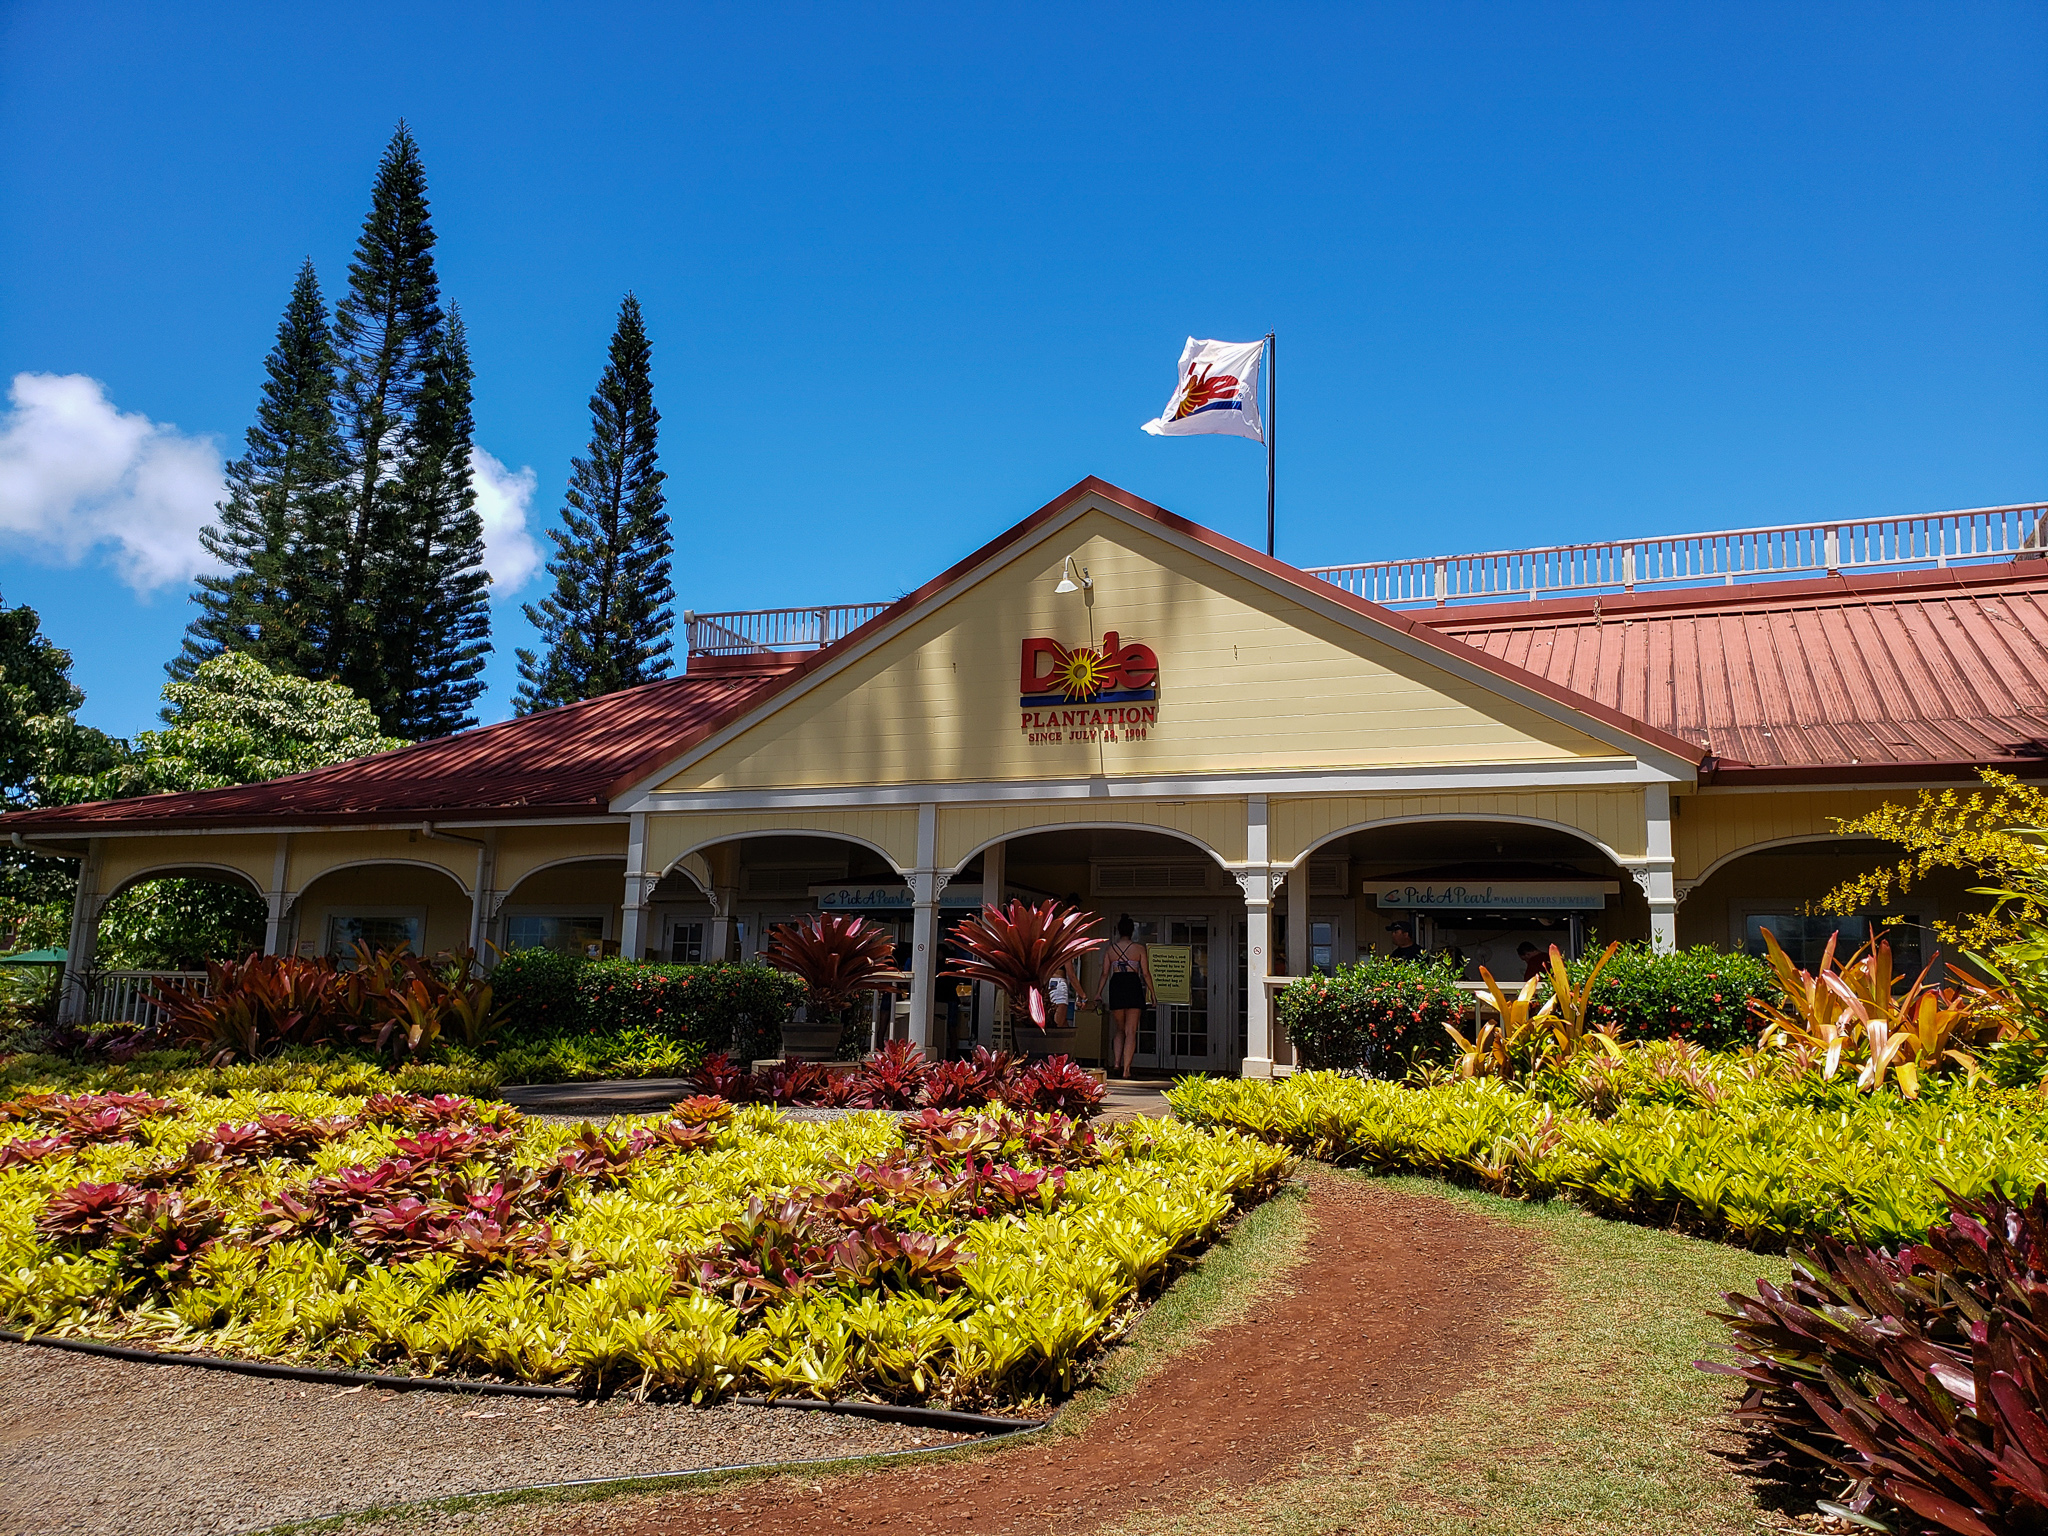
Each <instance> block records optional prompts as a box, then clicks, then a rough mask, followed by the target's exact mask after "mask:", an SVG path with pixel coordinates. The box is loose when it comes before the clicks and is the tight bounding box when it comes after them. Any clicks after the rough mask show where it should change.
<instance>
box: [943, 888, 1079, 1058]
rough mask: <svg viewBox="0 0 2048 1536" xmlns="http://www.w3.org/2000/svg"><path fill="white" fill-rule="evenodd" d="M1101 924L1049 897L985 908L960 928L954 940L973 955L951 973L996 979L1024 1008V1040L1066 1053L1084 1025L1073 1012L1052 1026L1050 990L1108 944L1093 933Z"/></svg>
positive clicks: (1039, 1049) (1034, 1049)
mask: <svg viewBox="0 0 2048 1536" xmlns="http://www.w3.org/2000/svg"><path fill="white" fill-rule="evenodd" d="M1095 923H1096V919H1095V917H1094V915H1093V914H1092V913H1088V912H1083V911H1082V910H1081V909H1080V908H1079V907H1074V906H1069V905H1068V904H1067V903H1065V902H1062V901H1044V902H1040V903H1039V904H1038V905H1037V906H1035V907H1032V906H1026V905H1025V904H1024V903H1023V902H1021V901H1013V902H1011V903H1010V904H1009V906H1008V907H996V906H984V907H983V908H982V909H981V910H980V911H979V912H976V913H974V914H973V915H972V916H970V917H965V918H962V919H961V920H960V922H959V923H958V924H957V925H956V926H955V927H954V929H953V942H954V943H955V944H957V945H958V946H959V947H960V948H961V949H963V950H965V951H966V952H967V958H966V959H965V960H962V961H961V962H959V964H957V965H956V966H955V967H954V968H953V969H952V970H950V971H947V972H946V973H945V974H946V975H948V976H952V977H958V978H960V979H962V980H965V981H988V982H993V983H995V985H996V986H998V987H1000V988H1002V990H1003V991H1004V992H1006V993H1007V994H1009V998H1010V1001H1011V1003H1012V1004H1013V1005H1015V1006H1019V1007H1021V1008H1022V1010H1023V1012H1024V1015H1025V1018H1026V1020H1027V1021H1028V1031H1027V1032H1025V1033H1020V1035H1019V1040H1020V1042H1021V1043H1023V1044H1025V1045H1026V1046H1027V1047H1029V1048H1030V1049H1031V1053H1032V1054H1033V1055H1041V1054H1047V1053H1064V1052H1066V1051H1067V1050H1068V1049H1069V1048H1070V1047H1072V1045H1073V1043H1074V1036H1075V1034H1076V1032H1077V1030H1078V1025H1077V1024H1076V1022H1075V1018H1074V1013H1073V1012H1069V1014H1068V1016H1067V1021H1066V1024H1065V1026H1064V1027H1061V1028H1053V1027H1051V1025H1052V1024H1053V1019H1052V1017H1051V1009H1050V1007H1049V1006H1048V1004H1047V1003H1046V999H1045V990H1046V986H1047V985H1048V983H1050V982H1051V981H1052V979H1053V977H1055V976H1057V975H1058V974H1059V973H1060V972H1061V971H1063V970H1065V969H1066V968H1067V967H1068V966H1070V965H1074V964H1076V963H1077V962H1078V961H1079V960H1080V958H1081V957H1082V956H1083V955H1085V954H1087V953H1088V952H1089V951H1090V950H1095V949H1100V948H1101V947H1102V944H1103V941H1102V940H1101V939H1099V938H1096V937H1094V936H1093V935H1092V933H1091V932H1090V930H1091V929H1093V928H1094V927H1095ZM1077 1001H1078V1000H1077ZM1075 1011H1078V1009H1076V1010H1075Z"/></svg>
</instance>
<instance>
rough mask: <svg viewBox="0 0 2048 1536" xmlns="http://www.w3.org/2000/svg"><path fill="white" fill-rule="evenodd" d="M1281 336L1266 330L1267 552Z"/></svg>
mask: <svg viewBox="0 0 2048 1536" xmlns="http://www.w3.org/2000/svg"><path fill="white" fill-rule="evenodd" d="M1279 371H1280V338H1279V336H1278V334H1277V333H1276V332H1273V331H1268V332H1266V553H1267V554H1268V555H1269V556H1270V555H1271V554H1272V553H1273V432H1274V426H1275V422H1276V419H1277V418H1278V416H1279V414H1280V384H1279Z"/></svg>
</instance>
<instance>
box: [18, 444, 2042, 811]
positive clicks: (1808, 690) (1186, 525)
mask: <svg viewBox="0 0 2048 1536" xmlns="http://www.w3.org/2000/svg"><path fill="white" fill-rule="evenodd" d="M1084 494H1093V495H1095V496H1097V497H1099V498H1100V499H1102V500H1105V501H1111V502H1114V503H1116V504H1117V505H1119V506H1121V507H1124V508H1125V509H1127V510H1129V511H1131V512H1133V513H1135V514H1137V515H1138V516H1140V517H1144V518H1147V519H1150V520H1152V521H1155V522H1158V523H1160V524H1162V525H1163V526H1165V527H1167V528H1169V529H1171V530H1173V531H1175V532H1177V533H1179V534H1181V535H1182V536H1184V537H1186V538H1189V539H1191V540H1193V541H1194V542H1196V543H1199V544H1202V545H1204V546H1206V547H1208V548H1210V549H1213V550H1216V551H1217V552H1219V553H1221V554H1224V555H1227V556H1229V557H1231V558H1233V559H1236V560H1238V561H1240V562H1242V563H1244V564H1246V565H1248V566H1251V567H1253V568H1255V569H1257V570H1259V571H1262V572H1264V573H1266V574H1267V575H1268V576H1271V577H1273V578H1275V579H1278V580H1281V581H1285V582H1287V583H1289V584H1292V585H1294V586H1296V587H1298V588H1300V589H1302V590H1303V592H1304V593H1305V594H1309V595H1313V596H1314V597H1316V598H1319V599H1322V600H1325V601H1329V602H1334V603H1336V604H1338V605H1339V606H1341V607H1345V608H1349V609H1352V610H1353V611H1355V612H1357V613H1359V614H1360V615H1362V616H1363V617H1366V618H1369V619H1371V620H1373V621H1375V622H1376V623H1379V624H1382V625H1385V626H1387V627H1388V628H1391V629H1394V630H1397V631H1399V632H1401V633H1403V634H1406V635H1408V636H1409V637H1410V638H1411V639H1413V640H1414V641H1416V642H1418V643H1420V644H1423V645H1426V646H1430V647H1434V648H1438V649H1441V650H1443V651H1445V652H1447V653H1449V654H1454V655H1459V656H1469V655H1471V654H1472V652H1474V651H1476V652H1477V657H1476V659H1477V660H1479V661H1480V663H1481V664H1482V665H1484V666H1485V667H1487V669H1488V670H1490V671H1492V672H1494V673H1496V674H1498V675H1499V676H1500V677H1502V678H1503V679H1504V680H1506V681H1508V682H1511V683H1515V684H1519V685H1521V686H1523V687H1526V688H1530V689H1533V690H1534V691H1536V692H1538V693H1541V694H1544V695H1546V696H1548V697H1550V698H1552V699H1555V700H1557V701H1558V702H1560V703H1562V704H1565V705H1567V706H1569V707H1570V708H1572V709H1575V710H1577V711H1579V712H1581V713H1582V714H1584V715H1586V716H1588V717H1590V718H1593V719H1597V720H1599V721H1602V722H1603V723H1605V724H1607V725H1608V726H1610V727H1613V728H1617V729H1620V730H1622V731H1624V732H1626V733H1628V734H1629V735H1631V736H1633V737H1634V738H1636V739H1637V740H1640V741H1642V742H1644V743H1645V744H1647V745H1650V746H1653V747H1658V748H1661V749H1663V750H1664V751H1667V752H1670V753H1673V754H1675V755H1677V756H1679V757H1681V758H1682V759H1684V760H1685V761H1688V762H1693V761H1698V760H1700V759H1701V758H1702V757H1703V756H1708V757H1711V758H1716V759H1718V760H1719V761H1718V763H1710V764H1708V765H1707V766H1706V768H1705V769H1704V770H1703V776H1705V774H1706V773H1715V774H1718V775H1721V776H1739V775H1741V774H1744V773H1751V774H1770V775H1775V776H1777V777H1781V778H1783V777H1791V776H1797V775H1799V774H1809V775H1812V776H1815V777H1819V778H1823V779H1836V780H1840V779H1845V778H1856V777H1887V776H1888V777H1891V778H1895V779H1896V778H1900V777H1911V776H1915V775H1917V774H1919V773H1920V772H1921V771H1922V770H1926V769H1932V768H1936V767H1940V766H1943V765H1946V766H1947V767H1949V768H1957V767H1967V766H1968V765H1972V764H1975V763H1979V762H1993V763H1996V762H2010V763H2015V764H2022V765H2025V766H2028V767H2039V766H2040V765H2041V762H2042V759H2043V757H2044V756H2048V746H2042V747H2041V748H2040V749H2039V750H2038V751H2037V750H2035V748H2034V747H2033V746H2031V745H2027V744H2029V743H2036V742H2044V743H2048V683H2044V679H2048V569H2044V566H2043V563H2041V562H2018V563H2015V564H2013V565H2010V566H1997V567H1985V568H1979V569H1977V570H1975V571H1972V572H1967V573H1964V572H1950V571H1922V572H1910V573H1905V574H1901V575H1885V576H1861V577H1853V578H1835V579H1832V580H1829V581H1825V582H1780V583H1766V584H1759V585H1756V586H1750V587H1736V588H1725V589H1724V588H1704V589H1702V588H1692V589H1684V590H1676V591H1667V592H1662V593H1658V594H1655V595H1639V596H1631V597H1608V598H1598V599H1566V600H1556V601H1551V602H1542V603H1514V604H1504V605H1497V606H1494V607H1490V608H1483V609H1482V608H1462V609H1435V610H1425V611H1421V612H1417V611H1407V612H1399V611H1395V610H1392V609H1388V608H1383V607H1381V606H1379V605H1378V604H1376V603H1370V602H1367V601H1365V600H1364V599H1363V598H1359V597H1355V596H1353V595H1352V594H1350V593H1348V592H1345V591H1343V590H1341V589H1340V588H1337V587H1334V586H1332V585H1331V584H1330V583H1328V582H1324V581H1321V580H1319V579H1317V578H1315V577H1312V576H1310V575H1308V574H1307V573H1306V572H1304V571H1301V570H1298V569H1296V568H1295V567H1293V566H1291V565H1286V564H1284V563H1282V562H1280V561H1278V560H1274V559H1271V558H1269V557H1268V556H1266V555H1264V554H1261V553H1260V552H1259V551H1257V550H1254V549H1250V548H1248V547H1247V546H1245V545H1242V544H1239V543H1237V542H1236V541H1235V540H1233V539H1228V538H1225V537H1224V536H1223V535H1221V534H1218V533H1215V532H1214V531H1212V530H1210V529H1207V528H1204V527H1202V526H1201V525H1199V524H1197V523H1191V522H1189V521H1187V520H1186V519H1185V518H1181V517H1177V516H1175V515H1174V514H1173V513H1171V512H1167V511H1165V510H1164V509H1163V508H1160V507H1155V506H1153V505H1152V504H1151V503H1150V502H1147V501H1144V500H1142V499H1140V498H1138V497H1136V496H1133V495H1131V494H1130V493H1129V492H1128V491H1122V490H1119V489H1118V488H1117V487H1115V486H1113V485H1109V484H1108V483H1106V482H1104V481H1101V480H1097V479H1094V478H1092V477H1091V478H1090V479H1088V480H1084V481H1082V482H1081V483H1080V484H1079V485H1077V486H1075V487H1074V488H1073V489H1072V490H1070V491H1067V492H1066V493H1065V494H1063V495H1061V496H1059V497H1057V498H1055V499H1054V500H1053V501H1051V502H1048V503H1047V504H1046V505H1045V506H1044V507H1042V508H1040V509H1039V510H1038V511H1037V512H1035V513H1033V514H1032V515H1031V516H1030V517H1028V518H1026V519H1024V521H1022V522H1020V523H1018V524H1017V525H1016V526H1015V527H1013V528H1011V529H1009V530H1008V531H1006V532H1005V533H1003V534H1001V535H999V536H998V537H997V538H995V539H994V540H992V541H990V542H989V543H988V544H986V545H984V546H983V547H982V548H981V549H979V550H977V551H975V553H973V554H972V555H969V556H968V557H967V558H966V559H965V560H962V561H960V562H959V563H958V564H956V565H955V566H953V567H952V568H951V569H950V570H948V571H946V572H945V573H944V574H942V575H940V576H938V577H935V578H934V579H933V580H932V581H930V582H927V583H926V584H925V585H924V586H923V587H920V588H919V589H918V590H917V591H916V592H913V593H911V594H910V595H909V596H907V597H905V598H902V599H900V600H899V601H897V602H896V603H893V604H891V605H890V606H889V607H888V608H887V609H885V610H883V611H882V612H881V613H880V614H878V615H877V616H876V617H875V618H873V619H871V620H869V621H868V622H867V623H866V624H863V625H862V626H861V627H860V628H859V629H856V630H855V631H853V633H852V634H850V635H848V636H847V637H846V638H845V639H843V640H840V641H838V642H836V643H835V644H833V645H830V646H827V647H825V648H824V649H822V650H819V651H815V652H812V653H809V654H807V655H776V656H769V657H762V658H730V659H726V660H721V661H708V662H707V661H705V660H703V659H699V660H697V661H695V662H693V664H692V668H693V670H692V671H691V673H690V675H688V676H686V677H680V678H674V679H671V680H669V681H667V682H661V683H650V684H648V685H646V686H645V687H642V688H634V689H629V690H627V691H625V692H623V693H615V694H610V695H607V696H606V697H604V698H599V699H590V700H587V701H585V702H583V703H581V704H572V705H567V706H565V707H563V708H560V709H552V710H546V711H543V712H541V713H539V714H533V715H527V716H525V717H523V718H521V719H517V720H508V721H505V722H503V723H501V724H498V725H490V726H484V727H482V728H481V729H478V730H474V731H467V732H464V733H463V734H461V735H458V736H448V737H443V738H442V739H440V740H438V741H428V742H422V743H420V744H419V745H418V746H413V747H407V748H404V749H403V750H401V751H397V752H391V753H386V754H384V755H383V756H380V757H370V758H361V759H358V760H357V761H355V762H352V763H343V764H340V765H339V766H337V767H333V768H323V769H320V770H318V771H316V772H313V773H305V774H298V775H295V776H293V777H291V778H285V779H272V780H269V781H268V782H265V783H261V784H248V785H241V786H238V787H236V788H232V789H218V790H207V791H204V792H201V793H197V794H186V795H156V796H151V797H148V798H146V799H140V800H117V801H105V802H100V803H97V804H93V805H79V806H56V807H51V808H49V809H46V810H36V811H17V812H14V813H12V814H10V815H7V816H0V832H20V833H23V834H28V835H34V836H39V837H67V836H69V837H78V836H84V835H87V834H89V833H93V832H101V831H112V830H114V829H115V828H117V827H118V828H130V829H138V830H147V829H152V828H162V829H166V830H168V829H171V828H175V827H188V826H291V825H315V824H322V823H346V824H353V825H361V824H363V823H366V822H369V823H377V822H383V823H390V822H402V821H408V820H419V821H429V820H442V819H448V820H460V819H480V820H498V819H503V818H505V817H513V816H516V817H545V816H562V815H594V814H603V813H605V812H606V811H607V810H608V809H609V806H610V803H611V800H612V798H613V796H615V795H617V794H619V793H621V792H622V791H623V790H624V789H625V788H626V787H627V786H629V785H631V784H633V783H634V782H635V781H636V780H638V779H640V778H642V777H644V776H645V775H647V774H650V773H652V772H653V771H654V770H656V769H657V768H659V767H661V766H662V765H663V764H665V763H668V762H671V761H673V760H674V759H676V758H678V757H680V756H681V755H682V754H683V753H685V752H686V751H688V750H689V749H690V748H691V747H692V746H694V745H695V744H697V743H699V742H701V741H704V740H705V739H706V738H708V737H709V736H711V735H712V734H713V733H714V732H716V731H717V730H718V729H719V728H720V727H722V726H723V725H725V724H726V723H728V722H729V721H731V720H733V719H735V718H737V717H738V716H739V715H741V714H742V713H744V712H745V711H746V710H748V709H750V708H752V707H754V706H756V705H758V704H760V703H762V702H764V701H765V700H767V699H768V698H769V697H770V696H772V695H773V694H775V693H777V692H779V691H781V690H782V689H783V688H785V687H787V686H788V685H790V684H791V683H792V682H794V681H795V680H797V679H798V678H800V677H803V676H806V675H808V674H809V673H811V672H813V671H814V670H816V669H817V668H819V667H821V666H825V665H828V664H829V663H830V662H832V661H833V660H836V659H837V657H839V656H840V655H842V654H843V653H844V651H845V650H846V649H847V648H849V647H851V646H854V645H858V644H861V643H864V642H865V640H866V639H867V638H868V637H869V636H871V635H873V634H874V633H876V632H877V631H878V630H879V629H880V628H882V627H884V626H886V625H889V624H892V623H894V622H895V621H897V620H898V619H900V618H901V617H903V616H904V615H905V614H907V613H909V612H910V611H912V610H913V609H915V608H916V607H917V606H918V605H919V604H921V603H922V602H924V601H926V600H927V599H928V598H930V597H932V596H935V595H937V594H939V593H940V592H942V591H944V590H945V589H946V588H947V587H949V586H950V585H951V584H952V583H953V582H955V581H957V580H959V579H961V578H963V577H966V576H968V575H970V574H971V573H972V572H974V571H975V570H976V569H977V568H978V567H980V566H982V565H983V564H985V563H986V562H988V561H989V560H991V559H993V558H994V557H995V556H997V555H999V554H1000V553H1001V552H1002V551H1003V550H1004V549H1006V548H1007V547H1008V546H1010V545H1011V544H1013V543H1015V542H1017V541H1018V540H1020V539H1022V538H1024V537H1025V536H1027V535H1028V534H1029V533H1030V532H1031V531H1033V530H1034V529H1036V528H1037V527H1039V526H1040V525H1041V524H1043V523H1044V522H1045V521H1046V520H1047V519H1048V518H1051V517H1054V516H1056V515H1058V513H1059V512H1060V511H1062V510H1063V509H1064V508H1066V507H1068V506H1070V505H1072V503H1073V502H1074V500H1075V499H1076V498H1077V497H1079V496H1081V495H1084Z"/></svg>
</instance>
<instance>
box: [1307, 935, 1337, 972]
mask: <svg viewBox="0 0 2048 1536" xmlns="http://www.w3.org/2000/svg"><path fill="white" fill-rule="evenodd" d="M1308 968H1309V969H1310V970H1312V971H1320V972H1322V974H1323V975H1325V976H1328V975H1331V974H1333V973H1334V972H1335V971H1336V969H1337V925H1336V924H1335V923H1328V922H1311V923H1310V924H1309V925H1308Z"/></svg>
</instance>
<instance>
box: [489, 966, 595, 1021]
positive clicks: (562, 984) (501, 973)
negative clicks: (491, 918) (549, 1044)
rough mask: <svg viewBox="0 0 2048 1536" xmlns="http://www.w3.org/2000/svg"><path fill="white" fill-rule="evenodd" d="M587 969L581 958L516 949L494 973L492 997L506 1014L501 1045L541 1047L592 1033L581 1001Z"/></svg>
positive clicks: (492, 976) (492, 974) (492, 975)
mask: <svg viewBox="0 0 2048 1536" xmlns="http://www.w3.org/2000/svg"><path fill="white" fill-rule="evenodd" d="M584 964H585V962H584V960H583V959H582V957H581V956H579V955H565V954H562V953H560V952H559V951H557V950H552V949H515V950H513V951H512V952H511V953H510V954H508V955H506V956H504V957H503V958H502V959H500V960H499V961H498V964H497V967H496V969H494V970H493V971H492V972H491V992H492V995H493V996H494V997H495V998H496V1000H497V1003H498V1006H499V1007H500V1008H502V1009H504V1011H505V1013H504V1023H503V1025H502V1027H501V1028H500V1030H499V1033H498V1037H499V1039H501V1040H503V1041H504V1042H506V1043H507V1044H512V1043H516V1042H521V1041H524V1042H529V1043H540V1042H544V1041H548V1040H559V1039H561V1038H563V1037H564V1036H567V1035H582V1034H589V1033H591V1031H590V1030H589V1029H588V1028H586V1027H585V1025H584V1022H583V1011H582V1005H581V1004H579V1003H578V1002H577V1000H576V977H577V973H578V972H580V971H581V970H582V969H583V966H584Z"/></svg>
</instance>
